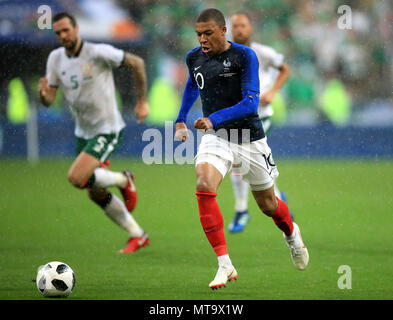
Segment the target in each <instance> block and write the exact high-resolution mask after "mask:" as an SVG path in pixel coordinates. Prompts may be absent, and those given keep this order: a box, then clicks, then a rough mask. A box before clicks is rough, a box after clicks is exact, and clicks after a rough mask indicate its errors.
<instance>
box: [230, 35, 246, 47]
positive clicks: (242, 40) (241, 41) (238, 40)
mask: <svg viewBox="0 0 393 320" xmlns="http://www.w3.org/2000/svg"><path fill="white" fill-rule="evenodd" d="M233 40H234V41H235V42H236V43H238V44H242V45H246V44H247V42H248V39H247V38H245V37H242V36H241V37H234V38H233Z"/></svg>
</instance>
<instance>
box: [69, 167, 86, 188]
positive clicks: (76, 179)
mask: <svg viewBox="0 0 393 320" xmlns="http://www.w3.org/2000/svg"><path fill="white" fill-rule="evenodd" d="M67 180H68V181H69V182H70V183H71V184H72V185H73V186H74V187H75V188H78V189H82V188H83V186H84V184H85V181H82V179H81V177H80V176H78V175H76V174H75V173H74V172H73V171H69V172H68V174H67Z"/></svg>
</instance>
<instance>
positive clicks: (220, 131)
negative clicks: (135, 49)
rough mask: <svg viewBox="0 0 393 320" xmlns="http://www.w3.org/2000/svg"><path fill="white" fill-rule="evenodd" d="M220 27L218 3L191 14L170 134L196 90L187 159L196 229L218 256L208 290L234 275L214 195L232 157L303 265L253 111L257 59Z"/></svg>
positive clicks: (181, 134)
mask: <svg viewBox="0 0 393 320" xmlns="http://www.w3.org/2000/svg"><path fill="white" fill-rule="evenodd" d="M226 30H227V29H226V26H225V19H224V16H223V14H222V13H221V12H220V11H219V10H217V9H214V8H209V9H205V10H204V11H202V12H201V14H200V15H199V17H198V19H197V21H196V25H195V31H196V34H197V37H198V41H199V43H200V46H199V47H197V48H195V49H193V50H191V51H189V52H188V54H187V57H186V63H187V66H188V70H189V79H188V81H187V84H186V87H185V90H184V94H183V99H182V104H181V107H180V111H179V115H178V117H177V120H176V132H175V138H176V139H179V140H181V141H185V140H186V139H187V137H188V134H187V126H186V124H185V123H186V120H187V114H188V112H189V110H190V109H191V107H192V105H193V104H194V102H195V101H196V99H197V98H198V96H199V95H200V97H201V100H202V110H203V117H202V118H199V119H197V120H196V121H195V122H194V127H195V128H196V129H199V130H203V131H204V135H203V137H202V139H201V143H200V145H199V148H198V153H197V155H196V158H195V170H196V178H197V183H196V196H197V201H198V208H199V216H200V221H201V224H202V227H203V230H204V232H205V234H206V237H207V238H208V240H209V242H210V244H211V246H212V248H213V250H214V251H215V253H216V256H217V259H218V271H217V273H216V276H215V277H214V279H213V281H211V282H210V284H209V287H210V288H212V289H217V288H220V287H223V286H225V285H226V283H227V282H228V281H234V280H235V279H236V278H237V277H238V274H237V271H236V269H235V267H234V266H233V264H232V262H231V259H230V257H229V254H228V250H227V246H226V241H225V235H224V221H223V217H222V215H221V212H220V209H219V207H218V204H217V201H216V196H217V191H218V188H219V186H220V183H221V181H222V180H223V178H224V177H225V175H226V173H227V172H228V171H229V170H230V169H231V167H232V165H233V163H236V164H241V167H242V174H243V177H244V179H245V180H246V181H247V182H249V184H250V187H251V190H252V194H253V196H254V198H255V200H256V202H257V204H258V206H259V208H260V209H261V211H262V212H263V213H265V214H266V215H267V216H268V217H271V218H272V219H273V221H274V223H275V224H276V225H277V227H278V228H280V229H281V230H282V231H283V233H284V239H285V240H286V243H287V245H288V247H289V250H290V253H291V258H292V261H293V263H294V265H295V267H296V268H298V269H300V270H303V269H305V268H306V266H307V264H308V260H309V257H308V251H307V248H306V246H305V245H304V243H303V240H302V237H301V235H300V230H299V227H298V226H297V225H296V224H295V223H294V222H293V221H292V218H291V215H290V212H289V209H288V207H287V205H286V204H285V202H283V201H281V200H280V199H279V198H277V197H276V196H275V194H274V179H275V178H276V177H277V176H278V170H277V167H276V165H275V164H274V161H273V157H272V153H271V150H270V148H269V146H268V145H267V142H266V137H265V133H264V131H263V128H262V124H261V121H260V119H259V116H258V112H257V110H258V104H259V76H258V59H257V57H256V54H255V52H254V51H253V50H252V49H250V48H248V47H247V46H243V45H239V44H236V43H232V42H229V41H227V40H226V38H225V33H226Z"/></svg>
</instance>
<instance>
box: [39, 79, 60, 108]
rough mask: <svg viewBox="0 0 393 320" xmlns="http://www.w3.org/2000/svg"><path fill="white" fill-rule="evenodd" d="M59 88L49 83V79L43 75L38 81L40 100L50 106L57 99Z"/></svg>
mask: <svg viewBox="0 0 393 320" xmlns="http://www.w3.org/2000/svg"><path fill="white" fill-rule="evenodd" d="M56 92H57V88H53V87H51V86H50V85H49V84H48V79H47V78H46V77H42V78H41V79H40V81H39V82H38V94H39V96H40V101H41V103H42V104H43V105H44V106H45V107H49V106H50V105H51V104H52V103H53V102H54V101H55V99H56Z"/></svg>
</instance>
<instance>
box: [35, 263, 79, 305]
mask: <svg viewBox="0 0 393 320" xmlns="http://www.w3.org/2000/svg"><path fill="white" fill-rule="evenodd" d="M36 284H37V288H38V291H39V292H40V293H41V294H42V295H43V296H44V297H52V298H54V297H58V298H61V297H68V296H69V295H70V293H71V292H72V290H74V287H75V274H74V271H72V269H71V268H70V267H69V266H68V265H67V264H65V263H63V262H59V261H52V262H49V263H47V264H45V265H43V266H41V267H39V269H38V272H37V278H36Z"/></svg>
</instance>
